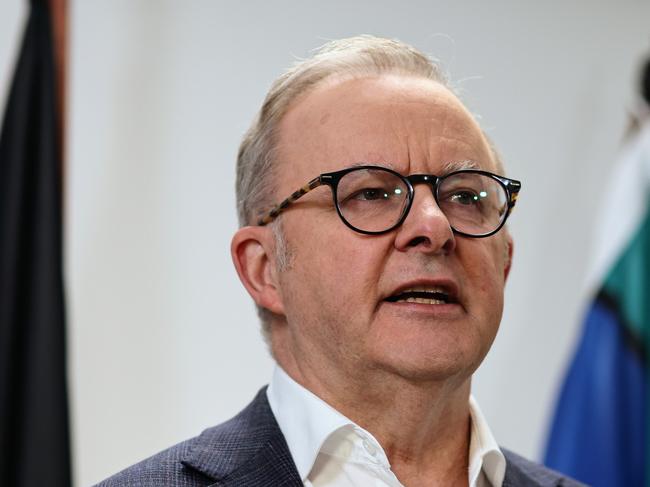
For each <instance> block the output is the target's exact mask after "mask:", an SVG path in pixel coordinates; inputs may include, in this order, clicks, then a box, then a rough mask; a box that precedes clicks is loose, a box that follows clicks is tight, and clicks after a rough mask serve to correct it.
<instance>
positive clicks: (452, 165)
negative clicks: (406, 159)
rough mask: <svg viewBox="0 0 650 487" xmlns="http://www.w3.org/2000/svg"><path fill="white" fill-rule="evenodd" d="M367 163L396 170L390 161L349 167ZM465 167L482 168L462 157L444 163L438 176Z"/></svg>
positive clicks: (370, 163) (353, 165) (358, 163)
mask: <svg viewBox="0 0 650 487" xmlns="http://www.w3.org/2000/svg"><path fill="white" fill-rule="evenodd" d="M366 165H372V166H380V167H387V168H388V169H392V170H393V171H395V170H396V169H395V165H394V164H392V163H390V162H381V163H377V162H375V163H372V162H365V161H359V162H355V163H352V164H350V165H349V166H348V167H358V166H366ZM463 169H481V165H480V164H479V163H478V162H476V161H474V160H472V159H461V160H460V161H448V162H445V163H444V164H443V165H442V171H441V173H440V174H438V175H437V176H443V175H445V174H449V173H450V172H455V171H462V170H463Z"/></svg>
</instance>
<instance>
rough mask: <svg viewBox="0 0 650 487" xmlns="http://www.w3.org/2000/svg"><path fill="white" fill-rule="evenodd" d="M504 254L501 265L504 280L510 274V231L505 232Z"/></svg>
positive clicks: (511, 247) (511, 242)
mask: <svg viewBox="0 0 650 487" xmlns="http://www.w3.org/2000/svg"><path fill="white" fill-rule="evenodd" d="M505 245H506V246H505V249H504V252H505V255H504V266H503V280H504V281H506V280H507V279H508V275H509V274H510V268H511V266H512V252H513V248H514V242H513V241H512V236H511V235H510V232H507V233H506V241H505Z"/></svg>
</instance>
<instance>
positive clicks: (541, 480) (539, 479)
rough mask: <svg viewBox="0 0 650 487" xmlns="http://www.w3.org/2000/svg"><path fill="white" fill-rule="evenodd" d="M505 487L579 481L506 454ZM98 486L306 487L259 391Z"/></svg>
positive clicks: (566, 486) (569, 485) (551, 486)
mask: <svg viewBox="0 0 650 487" xmlns="http://www.w3.org/2000/svg"><path fill="white" fill-rule="evenodd" d="M503 453H504V455H505V457H506V461H507V467H506V476H505V480H504V482H503V487H528V486H530V487H560V486H563V487H574V486H580V485H582V484H579V483H578V482H575V481H574V480H571V479H569V478H567V477H565V476H562V475H561V474H559V473H557V472H554V471H552V470H549V469H547V468H545V467H542V466H541V465H537V464H535V463H532V462H530V461H528V460H525V459H523V458H522V457H520V456H518V455H516V454H514V453H512V452H509V451H507V450H503ZM97 485H98V486H99V487H118V486H119V487H136V486H137V487H149V486H151V487H153V486H167V485H169V486H175V487H198V486H215V487H216V486H224V487H225V486H228V487H235V486H237V487H269V486H272V487H276V486H277V487H281V486H287V487H288V486H292V487H301V486H302V485H303V483H302V481H301V479H300V476H299V475H298V471H297V470H296V466H295V464H294V463H293V459H292V458H291V453H290V452H289V448H288V446H287V443H286V441H285V439H284V436H283V434H282V432H281V431H280V427H279V426H278V423H277V422H276V420H275V416H274V415H273V412H272V411H271V408H270V406H269V403H268V400H267V399H266V388H263V389H262V390H260V392H259V393H258V394H257V396H255V399H253V402H251V403H250V404H249V405H248V406H247V407H246V408H245V409H244V410H243V411H242V412H240V413H239V414H238V415H237V416H235V417H234V418H232V419H231V420H229V421H226V422H225V423H223V424H220V425H218V426H215V427H213V428H210V429H207V430H205V431H204V432H203V433H202V434H201V435H199V436H197V437H196V438H192V439H190V440H187V441H184V442H183V443H179V444H178V445H176V446H173V447H171V448H169V449H167V450H165V451H162V452H160V453H158V454H157V455H154V456H152V457H150V458H148V459H146V460H143V461H142V462H140V463H137V464H136V465H133V466H132V467H129V468H127V469H126V470H123V471H122V472H120V473H118V474H116V475H114V476H113V477H110V478H108V479H106V480H104V481H103V482H101V483H99V484H97Z"/></svg>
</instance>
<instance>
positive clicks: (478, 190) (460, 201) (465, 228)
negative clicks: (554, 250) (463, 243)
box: [336, 168, 508, 235]
mask: <svg viewBox="0 0 650 487" xmlns="http://www.w3.org/2000/svg"><path fill="white" fill-rule="evenodd" d="M336 197H337V205H338V208H339V211H340V212H341V216H342V217H343V218H344V219H345V220H346V221H347V222H348V223H349V224H350V225H351V226H353V227H354V228H357V229H359V230H361V231H365V232H382V231H385V230H388V229H389V228H392V227H393V226H394V225H395V224H397V223H398V222H399V220H400V219H401V218H402V216H403V214H404V212H405V211H406V208H407V207H408V204H409V189H408V185H407V183H406V181H405V180H404V179H402V178H401V177H399V176H397V175H396V174H393V173H392V172H389V171H384V170H381V169H365V168H364V169H358V170H355V171H351V172H349V173H347V174H346V175H344V176H343V177H342V178H341V179H340V180H339V184H338V188H337V194H336ZM437 199H438V205H439V207H440V210H441V211H442V212H443V213H444V215H445V216H446V217H447V219H448V220H449V224H450V225H451V226H452V227H453V228H454V229H455V230H456V231H458V232H462V233H466V234H468V235H484V234H487V233H491V232H493V231H494V230H496V229H497V228H498V227H499V226H500V225H501V222H502V220H503V218H504V217H505V214H506V210H507V206H508V205H507V193H506V191H505V189H504V188H503V186H502V185H501V184H500V183H499V182H498V181H497V180H496V179H493V178H492V177H490V176H487V175H483V174H479V173H473V172H460V173H455V174H451V175H449V176H447V177H445V178H443V179H442V180H441V181H440V183H439V186H438V198H437Z"/></svg>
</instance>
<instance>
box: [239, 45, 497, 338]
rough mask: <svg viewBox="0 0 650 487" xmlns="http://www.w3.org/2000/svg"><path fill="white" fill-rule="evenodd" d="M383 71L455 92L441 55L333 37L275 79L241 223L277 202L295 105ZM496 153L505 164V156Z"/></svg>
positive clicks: (245, 173)
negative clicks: (282, 138) (323, 87)
mask: <svg viewBox="0 0 650 487" xmlns="http://www.w3.org/2000/svg"><path fill="white" fill-rule="evenodd" d="M383 74H396V75H404V76H409V77H416V78H424V79H429V80H432V81H435V82H438V83H440V84H442V85H443V86H445V87H447V88H448V89H450V90H451V91H454V90H452V88H451V87H450V85H449V82H448V79H447V77H446V76H445V75H444V74H443V72H442V70H441V68H440V66H439V64H438V63H437V62H436V61H435V60H433V59H431V58H429V57H428V56H427V55H425V54H423V53H422V52H420V51H418V50H417V49H415V48H414V47H412V46H410V45H408V44H405V43H403V42H400V41H397V40H392V39H383V38H378V37H374V36H370V35H361V36H357V37H350V38H348V39H341V40H335V41H331V42H328V43H327V44H325V45H323V46H322V47H321V48H319V49H318V50H316V52H315V54H314V55H313V56H312V57H310V58H307V59H304V60H301V61H299V62H297V63H296V64H294V66H293V67H291V68H290V69H289V70H288V71H286V72H285V73H284V74H283V75H282V76H280V77H279V78H278V79H276V80H275V81H274V82H273V84H272V85H271V88H270V89H269V92H268V93H267V95H266V98H265V99H264V103H263V104H262V107H261V109H260V111H259V113H258V114H257V115H256V117H255V119H254V120H253V123H252V125H251V126H250V128H249V129H248V131H247V132H246V134H245V135H244V137H243V139H242V142H241V145H240V146H239V152H238V155H237V179H236V194H237V213H238V217H239V224H240V225H241V226H245V225H254V224H255V223H256V222H257V218H258V217H259V216H260V214H261V213H262V212H263V211H264V210H266V209H270V207H271V206H272V205H273V204H274V203H277V201H274V195H275V188H276V176H277V174H276V173H275V171H276V170H277V165H276V164H275V160H274V158H275V155H276V152H277V150H276V149H277V140H278V127H279V125H280V122H281V120H282V118H283V117H284V115H285V114H286V113H287V111H288V110H289V108H290V106H291V105H292V104H294V103H295V102H296V101H297V100H298V99H299V98H301V97H304V96H305V95H306V94H307V93H309V92H310V91H311V90H313V89H314V88H315V87H317V86H318V85H320V84H321V83H323V82H324V81H326V80H333V79H336V80H346V79H355V78H363V77H369V76H380V75H383ZM490 146H491V147H492V144H491V142H490ZM493 152H494V154H495V159H496V161H497V167H499V168H500V167H501V165H500V161H499V157H498V155H497V153H496V151H494V150H493ZM279 220H281V218H280V219H279ZM279 220H276V221H275V222H273V223H272V225H274V228H273V230H274V235H275V237H276V238H275V240H276V256H275V257H276V259H277V261H278V263H279V264H281V265H282V266H283V267H284V268H286V266H289V265H290V257H291V255H290V247H289V246H288V245H287V243H286V242H285V241H284V236H283V234H282V230H281V227H280V225H281V222H280V221H279ZM258 313H259V316H260V318H261V320H262V325H263V334H264V336H265V338H266V340H267V342H268V340H269V338H270V336H269V331H270V330H269V327H270V321H271V320H272V314H271V313H270V312H269V311H268V310H265V309H261V308H259V307H258Z"/></svg>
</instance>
